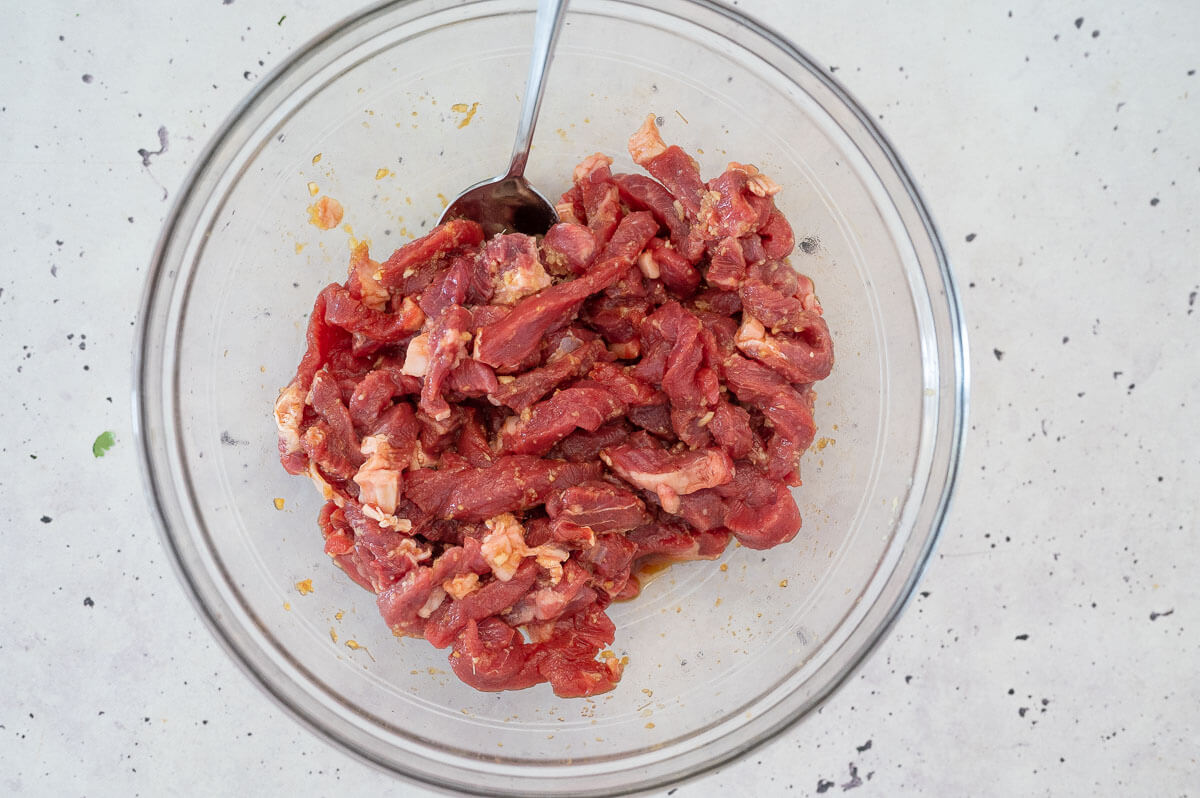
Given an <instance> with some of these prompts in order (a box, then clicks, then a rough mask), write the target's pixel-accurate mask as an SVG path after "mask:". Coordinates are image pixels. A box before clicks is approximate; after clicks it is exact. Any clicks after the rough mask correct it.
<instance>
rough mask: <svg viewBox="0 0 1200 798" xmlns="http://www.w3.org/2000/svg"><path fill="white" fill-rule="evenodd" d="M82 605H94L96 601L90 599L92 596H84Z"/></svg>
mask: <svg viewBox="0 0 1200 798" xmlns="http://www.w3.org/2000/svg"><path fill="white" fill-rule="evenodd" d="M83 606H85V607H95V606H96V602H94V601H92V597H91V596H84V597H83Z"/></svg>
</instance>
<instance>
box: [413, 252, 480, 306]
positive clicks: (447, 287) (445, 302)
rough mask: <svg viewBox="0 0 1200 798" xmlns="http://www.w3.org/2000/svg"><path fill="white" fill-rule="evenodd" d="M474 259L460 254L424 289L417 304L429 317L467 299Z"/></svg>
mask: <svg viewBox="0 0 1200 798" xmlns="http://www.w3.org/2000/svg"><path fill="white" fill-rule="evenodd" d="M473 264H474V259H472V258H468V257H466V256H463V255H460V256H459V257H457V258H455V259H454V262H453V263H451V264H450V268H448V269H447V270H446V271H445V272H443V273H442V274H441V275H439V276H438V277H437V278H435V279H434V280H433V281H432V282H431V283H430V284H429V286H428V287H426V289H425V290H424V291H422V292H421V298H420V299H418V300H417V304H418V305H420V306H421V310H422V311H424V313H425V315H426V316H427V317H429V318H430V319H436V318H438V317H439V316H441V315H442V311H444V310H445V309H446V308H448V307H450V306H451V305H461V304H462V303H463V302H465V301H466V299H467V292H468V289H469V288H470V285H471V278H472V274H473V271H474V266H473Z"/></svg>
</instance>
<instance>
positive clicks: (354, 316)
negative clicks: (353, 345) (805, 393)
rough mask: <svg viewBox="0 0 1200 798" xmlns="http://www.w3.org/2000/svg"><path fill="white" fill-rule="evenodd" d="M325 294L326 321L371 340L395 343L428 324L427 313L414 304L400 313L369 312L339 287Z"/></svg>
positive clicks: (331, 287)
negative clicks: (426, 321) (426, 320)
mask: <svg viewBox="0 0 1200 798" xmlns="http://www.w3.org/2000/svg"><path fill="white" fill-rule="evenodd" d="M325 294H326V298H325V302H326V305H325V320H326V321H327V322H329V323H330V324H334V325H337V326H338V327H341V328H342V329H343V330H346V331H347V332H351V333H357V334H359V335H362V336H364V337H366V338H368V339H370V340H371V341H378V342H383V343H395V342H396V341H400V340H403V339H405V338H407V337H409V336H411V335H412V334H413V333H415V332H416V331H417V330H419V329H421V325H422V324H424V323H425V314H424V313H422V312H421V308H419V307H418V306H417V305H416V303H414V302H411V301H407V302H404V303H403V304H402V306H401V308H400V312H398V313H389V312H387V311H383V310H372V309H370V308H369V307H367V306H366V305H364V304H363V303H362V302H361V301H360V300H358V299H355V298H354V297H353V296H351V295H350V291H349V290H347V289H346V288H343V287H342V286H340V285H337V284H333V285H330V286H329V287H328V288H326V289H325Z"/></svg>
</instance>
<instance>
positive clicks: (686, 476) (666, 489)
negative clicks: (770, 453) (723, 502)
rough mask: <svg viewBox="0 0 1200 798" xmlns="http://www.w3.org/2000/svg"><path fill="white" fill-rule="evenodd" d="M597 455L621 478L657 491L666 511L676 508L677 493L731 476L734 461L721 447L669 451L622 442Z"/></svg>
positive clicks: (677, 504) (724, 480) (677, 501)
mask: <svg viewBox="0 0 1200 798" xmlns="http://www.w3.org/2000/svg"><path fill="white" fill-rule="evenodd" d="M600 458H601V459H602V460H603V461H604V462H605V464H606V465H608V466H609V467H610V468H611V469H612V470H613V472H614V473H615V474H616V475H617V476H619V477H621V479H623V480H625V481H626V482H628V483H629V484H631V485H633V486H635V487H638V488H641V489H642V490H647V491H651V492H652V493H655V494H657V496H658V499H659V502H660V503H661V504H662V506H663V509H664V510H666V511H667V512H669V513H673V512H675V511H676V510H677V509H679V497H680V496H683V495H685V494H688V493H692V492H694V491H697V490H701V489H703V488H712V487H715V486H717V485H723V484H725V483H726V482H728V481H729V480H731V479H732V478H733V461H732V460H730V459H729V455H727V454H726V453H725V452H724V451H723V450H721V449H698V450H693V451H683V452H669V451H667V450H666V449H658V448H653V447H636V446H634V445H632V444H623V445H620V446H612V447H609V448H608V449H605V450H604V451H602V452H601V453H600Z"/></svg>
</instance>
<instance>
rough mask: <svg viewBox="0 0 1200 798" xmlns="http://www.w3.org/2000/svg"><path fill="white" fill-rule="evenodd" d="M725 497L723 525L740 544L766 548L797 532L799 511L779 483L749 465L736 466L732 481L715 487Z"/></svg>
mask: <svg viewBox="0 0 1200 798" xmlns="http://www.w3.org/2000/svg"><path fill="white" fill-rule="evenodd" d="M717 490H718V492H719V493H722V494H724V497H725V516H724V520H725V526H726V527H727V528H728V529H729V531H730V532H732V533H733V536H734V537H736V538H737V539H738V542H740V543H741V544H742V545H743V546H746V547H748V548H751V549H769V548H771V547H772V546H777V545H779V544H781V543H787V542H788V541H789V540H791V539H792V538H794V537H795V536H796V533H797V532H799V531H800V524H801V519H800V510H799V508H798V507H796V500H795V499H794V498H792V492H791V491H790V490H788V489H787V486H786V485H784V484H783V483H781V482H776V481H775V480H771V479H763V478H762V475H761V474H760V473H758V472H756V471H755V470H754V469H753V468H750V467H742V468H739V469H738V476H737V477H736V478H735V479H734V481H733V482H732V483H731V484H729V485H726V486H724V487H723V488H718V489H717Z"/></svg>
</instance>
